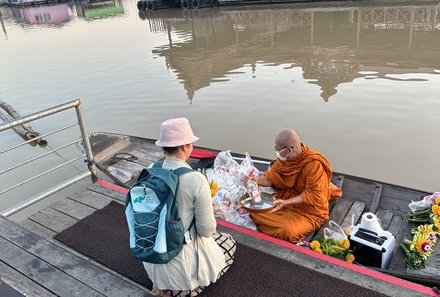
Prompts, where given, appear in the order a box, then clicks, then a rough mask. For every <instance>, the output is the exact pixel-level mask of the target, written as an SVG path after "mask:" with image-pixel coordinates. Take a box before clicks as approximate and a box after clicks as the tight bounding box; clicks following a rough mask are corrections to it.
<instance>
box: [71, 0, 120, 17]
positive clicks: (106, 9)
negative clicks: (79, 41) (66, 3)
mask: <svg viewBox="0 0 440 297" xmlns="http://www.w3.org/2000/svg"><path fill="white" fill-rule="evenodd" d="M75 9H76V13H77V15H78V17H82V18H85V19H87V20H90V19H96V18H103V17H110V16H115V15H119V14H123V13H124V6H123V5H122V1H121V0H111V1H91V2H81V3H75Z"/></svg>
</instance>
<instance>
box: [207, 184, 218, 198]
mask: <svg viewBox="0 0 440 297" xmlns="http://www.w3.org/2000/svg"><path fill="white" fill-rule="evenodd" d="M209 187H210V188H211V197H214V196H215V195H216V194H217V192H218V185H217V183H216V182H215V181H212V182H210V183H209Z"/></svg>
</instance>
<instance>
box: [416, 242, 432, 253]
mask: <svg viewBox="0 0 440 297" xmlns="http://www.w3.org/2000/svg"><path fill="white" fill-rule="evenodd" d="M431 248H432V243H431V242H430V241H428V240H426V239H424V238H419V239H418V240H417V242H416V251H417V252H418V253H419V254H421V255H423V254H425V253H427V252H429V251H430V250H431Z"/></svg>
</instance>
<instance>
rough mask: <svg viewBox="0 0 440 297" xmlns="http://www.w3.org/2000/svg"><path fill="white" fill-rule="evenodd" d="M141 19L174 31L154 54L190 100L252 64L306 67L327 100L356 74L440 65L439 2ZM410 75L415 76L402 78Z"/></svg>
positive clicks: (382, 74)
mask: <svg viewBox="0 0 440 297" xmlns="http://www.w3.org/2000/svg"><path fill="white" fill-rule="evenodd" d="M139 18H140V19H142V20H145V21H147V22H148V24H149V28H150V30H151V31H152V32H158V33H163V32H166V33H167V36H168V44H167V45H164V46H161V47H157V48H155V49H154V50H153V53H155V54H157V55H159V56H161V57H164V58H165V61H166V64H167V67H168V68H171V69H174V70H175V72H176V73H177V76H178V78H179V79H180V80H181V81H182V82H183V85H184V88H185V90H186V92H187V95H188V99H189V100H192V98H193V96H194V94H195V92H196V91H197V90H199V89H201V88H203V87H206V86H208V85H209V84H210V83H213V82H216V81H218V80H225V79H226V80H227V79H228V78H227V77H228V75H229V74H231V73H232V71H234V70H236V69H240V68H242V67H243V66H245V65H250V67H251V68H252V74H253V75H257V74H258V68H259V67H264V65H268V64H270V65H283V64H288V65H292V66H291V67H292V68H293V67H300V68H301V69H302V72H303V78H304V79H305V80H306V81H307V82H309V83H311V84H317V85H319V87H320V88H321V97H322V98H323V99H324V101H326V102H327V101H328V100H329V98H331V96H333V95H335V94H336V93H337V87H338V85H340V84H342V83H345V82H351V81H353V80H354V79H355V78H357V77H365V78H367V79H375V78H383V79H391V80H422V79H420V78H417V73H436V72H435V70H436V69H440V51H439V40H440V8H439V7H438V6H434V5H433V6H426V7H423V6H422V7H420V6H417V7H413V6H401V7H396V6H393V7H380V8H377V7H351V8H343V9H339V10H332V11H328V10H322V9H319V8H316V9H315V8H313V9H311V8H307V9H289V8H283V9H279V10H277V9H273V8H272V9H270V10H265V9H253V10H235V11H228V10H219V9H209V10H197V11H181V10H174V11H171V12H170V11H166V12H160V11H153V12H140V13H139ZM370 72H373V74H371V73H370ZM403 73H411V74H413V75H412V76H410V77H406V78H400V77H398V76H396V75H397V74H403ZM390 74H393V75H390Z"/></svg>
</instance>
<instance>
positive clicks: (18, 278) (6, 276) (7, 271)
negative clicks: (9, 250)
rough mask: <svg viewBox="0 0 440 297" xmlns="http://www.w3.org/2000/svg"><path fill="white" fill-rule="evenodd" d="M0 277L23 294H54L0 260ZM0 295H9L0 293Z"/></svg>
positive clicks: (42, 295) (40, 295)
mask: <svg viewBox="0 0 440 297" xmlns="http://www.w3.org/2000/svg"><path fill="white" fill-rule="evenodd" d="M0 279H1V280H2V281H4V282H5V283H7V284H9V285H10V286H11V287H13V288H15V289H16V290H17V291H19V292H20V293H21V294H23V295H25V296H38V297H55V296H56V295H55V294H53V293H51V292H50V291H48V290H46V289H45V288H43V287H42V286H40V285H38V284H37V283H36V282H34V281H32V280H31V279H29V278H27V277H26V276H24V275H23V274H21V273H20V272H18V271H17V270H15V269H13V268H12V267H10V266H9V265H6V264H5V263H3V262H2V261H0ZM0 296H4V297H9V296H8V295H1V294H0Z"/></svg>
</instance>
